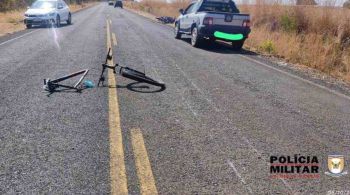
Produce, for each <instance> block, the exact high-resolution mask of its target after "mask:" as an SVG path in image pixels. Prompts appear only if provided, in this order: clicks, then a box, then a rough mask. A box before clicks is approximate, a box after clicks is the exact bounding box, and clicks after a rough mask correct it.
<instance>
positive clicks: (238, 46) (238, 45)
mask: <svg viewBox="0 0 350 195" xmlns="http://www.w3.org/2000/svg"><path fill="white" fill-rule="evenodd" d="M243 44H244V40H241V41H232V49H233V50H234V51H240V50H241V49H242V47H243Z"/></svg>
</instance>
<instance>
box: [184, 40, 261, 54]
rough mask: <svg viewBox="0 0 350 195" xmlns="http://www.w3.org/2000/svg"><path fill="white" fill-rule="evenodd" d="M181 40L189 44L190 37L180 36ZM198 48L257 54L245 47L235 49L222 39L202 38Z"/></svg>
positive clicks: (217, 51)
mask: <svg viewBox="0 0 350 195" xmlns="http://www.w3.org/2000/svg"><path fill="white" fill-rule="evenodd" d="M181 40H182V41H185V42H186V43H188V44H191V38H187V37H186V38H182V39H181ZM199 48H200V49H203V50H206V51H209V52H215V53H221V54H242V55H251V56H255V55H258V54H257V53H255V52H253V51H249V50H246V49H242V50H241V51H235V50H233V49H232V46H231V44H230V43H226V42H223V41H210V40H203V42H202V43H201V45H200V47H199Z"/></svg>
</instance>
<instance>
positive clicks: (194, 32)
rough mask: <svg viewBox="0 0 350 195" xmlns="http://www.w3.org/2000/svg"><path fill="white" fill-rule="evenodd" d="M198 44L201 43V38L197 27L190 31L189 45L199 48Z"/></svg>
mask: <svg viewBox="0 0 350 195" xmlns="http://www.w3.org/2000/svg"><path fill="white" fill-rule="evenodd" d="M200 42H201V37H200V36H199V34H198V29H197V27H194V28H193V29H192V36H191V45H192V46H193V47H199V45H200Z"/></svg>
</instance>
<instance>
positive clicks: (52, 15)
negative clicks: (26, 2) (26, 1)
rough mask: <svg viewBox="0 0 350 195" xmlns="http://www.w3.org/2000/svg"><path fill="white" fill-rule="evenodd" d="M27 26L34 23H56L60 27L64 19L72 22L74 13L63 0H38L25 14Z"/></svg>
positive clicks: (29, 26)
mask: <svg viewBox="0 0 350 195" xmlns="http://www.w3.org/2000/svg"><path fill="white" fill-rule="evenodd" d="M24 16H25V18H24V24H25V25H26V26H27V28H31V27H32V26H33V25H54V26H56V27H59V26H60V25H61V22H62V21H66V22H67V24H71V23H72V14H71V13H70V10H69V7H68V5H67V4H66V3H65V2H64V1H63V0H37V1H35V2H34V3H33V4H32V6H30V7H28V10H27V11H26V12H25V14H24Z"/></svg>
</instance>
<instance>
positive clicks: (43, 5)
mask: <svg viewBox="0 0 350 195" xmlns="http://www.w3.org/2000/svg"><path fill="white" fill-rule="evenodd" d="M55 7H56V2H55V1H36V2H34V3H33V5H32V6H31V7H30V8H33V9H47V8H55Z"/></svg>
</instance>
